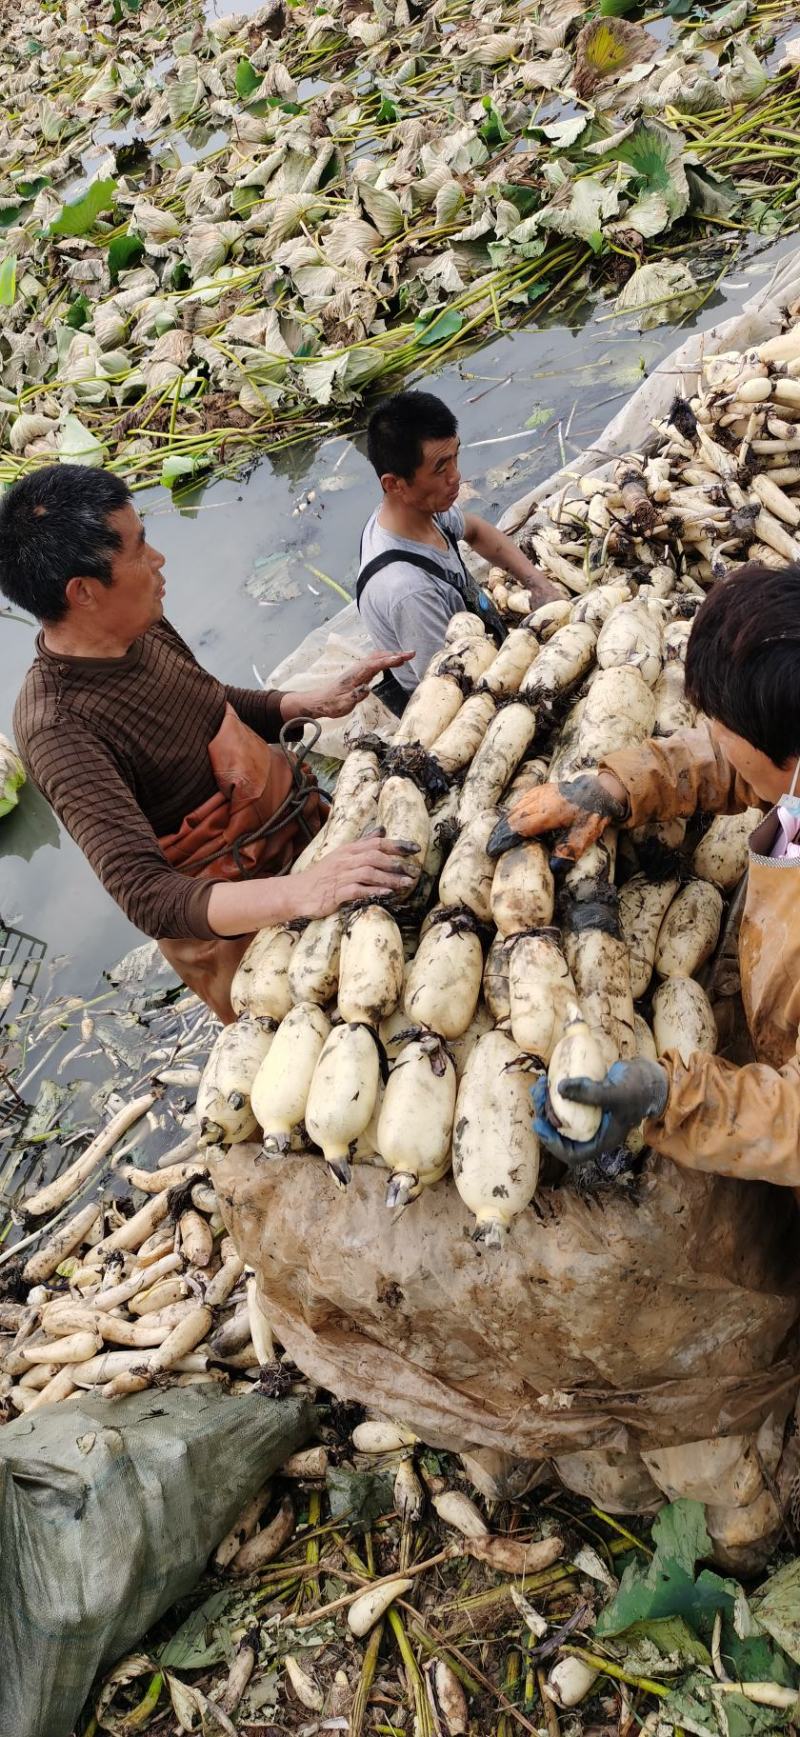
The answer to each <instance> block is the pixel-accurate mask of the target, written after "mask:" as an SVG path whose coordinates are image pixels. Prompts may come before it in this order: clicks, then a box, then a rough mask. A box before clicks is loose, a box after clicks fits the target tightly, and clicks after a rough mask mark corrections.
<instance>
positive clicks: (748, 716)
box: [507, 564, 800, 1187]
mask: <svg viewBox="0 0 800 1737" xmlns="http://www.w3.org/2000/svg"><path fill="white" fill-rule="evenodd" d="M686 692H687V696H688V698H689V699H690V700H691V702H692V704H693V705H694V706H695V707H696V708H697V709H698V711H699V712H700V713H702V714H704V720H703V722H702V723H701V724H700V726H699V727H698V728H696V729H694V730H689V731H686V732H681V733H678V734H676V735H674V736H670V737H668V738H665V739H664V740H651V741H648V742H644V743H643V744H642V745H641V746H640V747H636V748H630V749H627V750H624V751H621V752H620V753H615V754H610V755H609V756H608V759H607V760H605V761H604V762H603V763H602V764H601V766H600V768H599V770H598V772H597V774H586V775H584V776H583V777H581V778H578V779H575V780H573V781H572V783H570V784H566V785H563V786H559V785H556V784H546V785H542V786H541V787H540V788H539V789H537V790H534V791H531V792H530V793H529V794H528V795H527V796H525V797H523V798H522V799H521V801H520V802H519V803H518V804H517V806H516V807H515V808H514V809H513V810H512V812H511V814H510V815H509V817H508V818H509V832H510V835H511V836H509V838H508V840H507V842H508V843H513V842H515V841H516V838H518V837H520V836H522V837H525V838H529V837H532V836H536V835H537V834H539V833H545V832H552V831H554V830H556V831H561V832H562V836H561V837H560V838H559V840H558V842H557V844H556V851H555V856H556V858H560V859H562V860H566V861H570V860H573V861H574V860H576V859H577V857H579V856H580V855H581V854H582V853H583V851H584V850H586V848H587V847H588V846H589V845H590V844H591V843H592V842H593V841H594V840H596V839H597V838H599V837H600V836H601V834H602V832H603V831H604V829H605V828H606V827H607V826H608V825H609V824H615V825H622V826H625V827H637V826H641V825H643V824H644V823H645V822H647V821H653V820H665V819H671V818H673V817H678V816H681V817H684V818H688V817H689V816H690V815H692V814H694V813H695V811H698V810H699V811H705V812H707V813H712V814H734V813H740V812H742V811H743V810H744V809H746V808H750V807H760V808H761V809H762V811H763V813H764V816H765V818H764V819H763V820H762V822H761V823H760V825H759V826H757V827H756V829H755V831H754V832H753V834H752V835H751V838H750V851H749V866H748V873H747V883H746V890H745V897H744V909H743V916H742V922H741V930H740V935H739V963H740V970H741V991H742V1001H743V1004H744V1009H745V1013H746V1017H747V1024H748V1027H749V1033H750V1038H751V1040H752V1048H753V1053H754V1055H755V1058H756V1059H755V1061H754V1062H752V1063H750V1064H748V1065H746V1066H741V1067H739V1066H735V1065H734V1064H733V1063H732V1062H730V1061H726V1060H724V1059H723V1058H722V1057H721V1056H717V1055H709V1054H706V1053H705V1052H701V1051H696V1052H695V1053H694V1054H693V1055H690V1056H689V1058H688V1061H687V1062H683V1061H682V1060H681V1058H680V1056H679V1055H678V1054H677V1053H676V1052H675V1051H669V1052H667V1053H666V1054H665V1055H663V1056H662V1057H661V1058H660V1060H659V1061H658V1062H652V1061H647V1060H645V1059H643V1058H636V1059H634V1060H632V1061H625V1062H617V1063H616V1064H615V1066H614V1067H612V1068H611V1070H610V1072H609V1074H608V1075H607V1077H606V1079H605V1081H603V1082H600V1083H599V1084H598V1083H597V1082H594V1081H591V1080H587V1079H575V1080H571V1081H570V1080H567V1081H563V1082H561V1083H560V1090H561V1091H562V1092H564V1094H565V1095H566V1096H567V1097H569V1098H572V1099H573V1100H574V1101H575V1102H579V1103H585V1104H596V1105H598V1106H599V1107H600V1108H601V1109H602V1111H603V1117H602V1120H601V1123H600V1128H599V1130H598V1134H597V1136H596V1137H595V1139H594V1140H592V1141H589V1142H586V1143H583V1142H582V1143H580V1144H578V1143H575V1142H569V1141H566V1140H564V1139H562V1137H561V1136H560V1135H559V1133H558V1131H557V1130H556V1129H555V1128H554V1127H553V1125H552V1124H551V1123H550V1121H549V1120H548V1118H547V1113H546V1104H545V1091H546V1082H545V1081H544V1080H542V1081H540V1082H539V1083H538V1085H537V1086H536V1087H534V1091H533V1100H534V1107H535V1109H536V1112H537V1113H536V1118H535V1122H534V1126H535V1128H536V1130H537V1132H538V1134H539V1137H540V1139H541V1140H542V1141H543V1142H544V1144H545V1145H546V1146H547V1147H548V1149H549V1150H551V1151H552V1152H554V1153H555V1154H556V1155H557V1156H558V1157H560V1158H562V1159H564V1160H565V1161H566V1162H567V1163H570V1164H574V1163H576V1162H579V1161H582V1160H583V1159H586V1158H591V1157H596V1156H597V1155H598V1154H599V1153H601V1152H610V1151H613V1150H615V1149H616V1148H618V1147H619V1146H620V1145H621V1144H622V1142H623V1140H624V1138H625V1135H626V1134H627V1133H628V1131H629V1130H630V1129H631V1128H632V1127H635V1126H637V1125H638V1124H639V1123H640V1122H642V1121H644V1138H645V1140H646V1141H647V1143H648V1144H649V1145H650V1146H651V1147H652V1148H653V1149H654V1150H655V1151H656V1152H660V1153H662V1154H663V1155H664V1156H666V1157H669V1158H672V1159H674V1160H675V1162H676V1163H678V1164H682V1165H684V1166H685V1167H687V1168H688V1169H693V1170H707V1171H715V1172H717V1173H718V1174H721V1175H724V1176H736V1177H739V1178H748V1179H750V1180H759V1179H761V1180H764V1181H768V1182H777V1183H783V1184H784V1185H789V1186H794V1187H798V1186H800V1035H799V1032H800V792H798V793H797V794H795V789H796V786H797V785H798V783H799V782H800V780H798V770H800V566H798V567H787V568H784V569H781V570H777V571H776V570H773V569H769V568H763V567H760V566H756V565H752V564H751V565H748V566H747V567H743V568H740V569H739V570H738V571H737V572H736V573H735V574H733V575H731V576H730V577H728V578H727V579H725V580H722V581H721V582H720V583H719V584H717V585H716V586H715V587H714V588H713V590H712V591H710V592H709V594H708V596H707V597H706V598H705V600H704V602H703V604H702V606H701V608H700V610H699V611H698V614H697V616H696V618H695V621H694V624H693V627H692V632H691V635H690V638H689V644H688V650H687V657H686Z"/></svg>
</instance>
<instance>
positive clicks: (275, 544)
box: [0, 0, 793, 995]
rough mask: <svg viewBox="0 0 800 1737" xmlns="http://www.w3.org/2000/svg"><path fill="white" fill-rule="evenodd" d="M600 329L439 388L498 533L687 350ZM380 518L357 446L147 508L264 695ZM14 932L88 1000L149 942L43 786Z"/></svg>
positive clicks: (32, 818)
mask: <svg viewBox="0 0 800 1737" xmlns="http://www.w3.org/2000/svg"><path fill="white" fill-rule="evenodd" d="M239 4H241V0H239ZM792 245H793V243H792V240H791V239H790V238H787V239H785V240H784V241H783V242H780V243H777V244H775V245H773V246H771V247H770V248H768V249H766V250H764V251H762V252H760V253H758V254H756V255H755V256H753V257H751V258H750V260H749V262H747V263H746V264H742V263H741V261H740V262H739V263H738V264H737V265H736V266H735V267H734V268H733V270H732V272H731V276H730V279H729V281H728V282H727V283H726V284H725V285H724V287H723V288H721V289H720V290H719V291H718V292H717V293H716V294H715V295H714V296H713V297H712V298H711V299H710V300H709V301H708V302H707V303H706V305H705V306H704V308H703V309H702V310H701V312H700V313H699V314H698V316H697V319H696V322H695V323H696V324H697V325H698V326H700V327H703V328H705V327H708V326H710V325H713V324H715V323H716V322H717V321H718V320H719V319H721V318H723V317H725V314H726V313H731V312H734V311H736V310H737V309H738V308H739V307H740V306H741V304H742V302H743V301H745V300H746V299H747V298H748V296H749V295H752V294H753V293H754V292H755V290H756V289H757V288H758V287H759V285H761V284H763V283H764V281H765V280H766V278H767V276H768V274H769V273H770V272H771V271H772V269H773V267H774V265H775V263H776V261H777V259H778V258H780V256H781V255H782V254H783V253H786V252H787V251H789V250H790V249H791V247H792ZM587 312H588V317H585V318H584V320H583V323H581V324H580V325H578V326H576V327H575V328H574V329H573V328H567V327H565V326H558V325H552V326H548V327H545V328H542V329H536V330H533V329H531V330H525V331H517V332H516V333H514V334H513V336H504V335H501V334H498V335H497V337H495V338H494V339H492V340H490V341H488V342H487V343H486V344H485V345H484V347H483V349H482V350H481V351H480V352H479V353H478V354H477V355H474V356H472V357H471V358H470V359H469V360H468V361H466V362H463V363H461V364H458V365H451V366H449V367H447V368H445V369H443V370H442V371H441V372H440V373H439V374H438V375H437V376H436V377H435V378H434V379H433V380H432V381H431V382H430V383H431V385H432V387H433V389H434V390H435V391H437V392H439V393H440V394H441V396H442V397H443V398H445V399H446V400H447V402H448V403H449V404H450V405H451V406H452V408H453V409H454V410H455V412H456V414H457V416H458V418H459V423H460V430H461V435H462V441H463V461H462V475H463V480H464V484H465V490H464V493H465V497H466V498H468V499H469V503H470V507H471V508H472V510H474V511H477V512H480V513H482V514H484V515H485V516H486V517H487V518H489V519H492V520H496V519H497V518H498V517H499V516H500V514H501V512H502V511H503V509H504V508H505V507H507V506H508V505H509V504H510V503H511V502H512V501H513V500H515V499H517V498H518V497H519V496H520V495H522V494H523V493H525V492H526V491H527V490H528V489H529V488H530V487H532V485H533V484H534V483H535V482H537V481H539V480H541V479H542V478H544V477H546V476H547V475H548V474H549V473H550V472H551V471H553V470H555V469H556V467H557V466H558V465H559V463H560V462H561V445H560V442H563V444H564V450H565V452H566V454H569V453H570V452H571V453H576V452H578V451H581V450H582V449H583V448H584V447H585V446H587V445H588V444H590V442H591V441H592V439H594V438H595V437H596V436H597V435H598V434H599V433H600V432H601V430H602V428H603V427H604V425H605V424H606V422H607V421H608V420H609V419H610V417H611V416H612V415H614V414H615V413H616V411H617V410H618V409H619V408H620V406H621V404H622V403H623V401H624V399H625V398H626V397H627V396H628V395H629V394H630V393H631V392H632V391H633V390H634V389H635V387H636V386H637V385H638V384H639V383H640V381H641V380H642V379H643V378H644V375H645V373H646V372H647V371H649V370H651V369H652V367H653V366H654V365H655V363H656V362H657V361H658V360H659V358H660V357H661V356H663V355H664V354H666V353H667V352H668V351H669V350H670V349H672V348H673V347H674V345H675V343H676V342H677V341H678V339H677V336H676V334H675V332H674V331H673V330H672V329H671V328H669V327H660V328H658V329H657V330H656V331H654V332H650V333H647V334H646V335H644V336H638V335H635V334H631V333H629V332H621V331H620V330H619V322H618V321H616V320H615V319H613V318H609V317H608V310H607V309H606V308H601V309H599V310H595V311H594V312H593V313H592V311H591V310H588V311H587V310H584V314H587ZM376 500H377V494H376V487H375V479H374V477H373V475H372V473H371V471H370V468H369V466H368V464H367V461H366V459H365V457H364V454H363V450H362V446H361V441H360V437H359V435H358V433H356V434H355V435H354V437H353V438H352V439H350V438H347V437H340V438H336V439H331V440H325V441H323V442H322V443H319V444H314V443H312V442H307V443H305V444H303V445H299V446H297V447H295V448H293V449H290V450H289V451H287V452H286V453H285V454H284V455H282V456H281V457H280V458H279V459H278V460H274V459H273V460H269V459H264V460H263V461H262V462H261V463H259V464H258V465H257V466H256V467H255V469H254V470H253V471H252V473H251V474H250V476H249V477H248V478H247V480H246V481H240V482H234V481H230V480H227V481H226V480H221V481H219V482H217V483H214V484H213V485H211V486H209V487H208V488H207V489H205V491H204V492H203V493H202V496H201V497H200V498H199V499H198V500H197V502H196V503H195V504H194V505H192V506H190V507H187V506H184V507H182V508H178V507H176V506H175V505H174V504H173V503H172V501H171V499H170V497H169V495H168V494H167V493H166V492H165V491H164V490H162V489H152V490H149V491H147V492H146V493H143V494H140V495H138V496H137V506H138V507H139V509H140V511H141V512H142V514H143V516H144V518H145V520H146V523H147V529H148V535H149V539H150V541H151V542H152V543H154V544H155V545H156V547H158V548H160V549H161V550H163V551H164V553H165V554H166V557H167V564H166V580H167V599H166V607H167V613H168V615H169V618H170V619H171V620H172V621H173V622H174V624H175V626H176V627H177V628H178V629H179V631H180V632H181V633H182V634H183V635H184V636H185V638H186V639H187V640H188V641H189V643H190V644H191V645H192V647H193V649H194V650H195V651H196V653H197V655H198V656H199V657H200V659H201V661H203V662H204V663H206V664H207V665H208V667H209V668H211V669H212V670H213V671H214V672H215V673H216V674H217V675H219V676H220V677H222V678H223V679H224V680H227V681H231V682H235V683H238V684H247V685H255V682H256V676H257V675H258V676H260V677H264V676H266V675H267V674H268V673H269V671H270V670H271V669H272V668H273V667H274V666H275V665H276V664H277V663H278V662H279V661H280V659H282V658H283V657H285V656H286V654H287V653H288V652H289V651H291V650H292V649H293V648H294V647H295V646H297V645H298V644H299V643H300V641H301V640H302V639H303V637H304V635H305V634H306V633H308V632H309V630H310V629H311V628H313V627H317V626H319V624H320V623H321V622H322V621H324V620H327V619H329V618H330V617H331V616H333V615H334V614H335V613H336V611H337V610H338V609H339V608H341V607H342V603H343V599H342V597H341V594H340V592H339V591H338V590H337V589H336V588H335V587H337V586H338V587H343V588H344V590H345V591H347V592H348V593H350V592H352V589H353V583H354V579H355V572H356V557H357V551H358V539H359V533H360V530H361V526H362V524H363V523H364V521H365V520H366V518H367V517H368V515H369V513H370V512H371V511H372V509H373V507H374V505H375V504H376ZM276 557H280V559H276ZM331 581H333V582H334V583H333V584H332V583H331ZM265 591H266V593H267V596H266V597H265V595H264V593H265ZM33 638H34V630H33V627H32V625H29V624H25V623H22V622H18V621H10V620H8V619H2V618H0V731H3V732H5V733H6V734H10V733H11V714H12V710H13V704H14V697H15V695H16V692H17V689H18V687H19V684H20V682H21V680H22V677H23V675H24V673H25V670H26V668H27V667H28V664H29V662H30V659H31V655H32V651H33ZM0 922H2V923H4V924H6V925H9V926H12V925H13V926H14V927H15V928H18V929H21V930H23V931H25V932H27V933H28V934H30V935H32V936H35V937H37V938H38V939H39V940H40V941H41V942H42V943H43V945H44V949H45V961H46V963H45V965H44V967H43V973H44V974H43V975H42V976H41V977H40V982H39V987H40V988H41V987H44V984H45V981H46V976H47V974H53V975H54V976H55V979H56V983H57V988H58V990H59V992H60V993H74V994H78V995H85V994H88V993H90V992H91V990H92V989H93V988H94V986H95V985H96V984H97V981H98V979H99V977H100V975H101V972H102V970H103V968H104V967H105V966H108V965H110V964H112V963H113V962H114V961H115V960H116V959H118V958H119V957H120V956H121V955H122V954H123V953H125V952H126V951H127V950H128V949H129V948H131V947H133V946H135V945H136V944H137V942H138V941H139V940H140V939H141V937H140V936H139V934H138V932H137V931H136V930H134V929H133V928H132V927H131V925H130V924H129V923H128V922H127V921H126V919H125V918H124V917H123V916H122V914H121V912H120V911H119V910H118V909H117V908H116V906H115V905H114V904H113V903H112V901H111V900H110V899H109V898H108V896H107V895H106V894H105V893H104V891H103V889H102V888H101V887H100V885H99V883H98V882H97V881H96V880H95V878H94V876H93V874H92V873H91V870H90V869H89V867H88V865H87V864H86V862H85V861H84V859H83V858H82V856H81V854H80V852H79V851H78V850H77V849H76V847H75V845H74V844H73V843H72V841H71V839H70V838H69V837H68V836H67V835H66V834H64V832H63V831H62V829H61V828H60V827H59V826H58V824H57V822H56V821H55V819H54V817H53V815H52V813H51V811H50V810H49V808H48V806H47V804H46V803H45V802H44V801H43V800H42V798H40V797H39V796H38V794H37V792H36V791H35V790H33V789H32V788H30V787H29V786H28V787H26V788H25V790H24V791H23V795H22V800H21V802H20V805H19V808H18V809H17V810H16V811H15V812H14V813H13V814H12V815H10V816H9V817H8V818H6V819H4V820H3V821H2V822H0Z"/></svg>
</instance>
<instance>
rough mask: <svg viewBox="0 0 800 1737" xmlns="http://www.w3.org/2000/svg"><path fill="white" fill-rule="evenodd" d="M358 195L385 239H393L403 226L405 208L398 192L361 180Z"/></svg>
mask: <svg viewBox="0 0 800 1737" xmlns="http://www.w3.org/2000/svg"><path fill="white" fill-rule="evenodd" d="M358 197H359V200H360V202H361V204H362V205H363V207H364V210H365V211H366V214H367V216H368V217H369V218H371V220H372V222H373V223H374V225H375V228H376V229H377V230H378V231H379V233H380V234H381V235H382V236H383V237H384V239H385V240H387V241H388V240H391V237H392V236H393V235H397V233H398V231H399V230H401V229H402V228H403V208H402V206H401V204H400V200H399V199H398V197H397V194H396V193H392V192H390V190H389V188H388V187H373V186H371V185H370V183H369V181H360V182H359V184H358Z"/></svg>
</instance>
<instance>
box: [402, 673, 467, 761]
mask: <svg viewBox="0 0 800 1737" xmlns="http://www.w3.org/2000/svg"><path fill="white" fill-rule="evenodd" d="M463 703H464V694H463V691H462V688H461V684H460V682H458V681H456V680H455V679H454V678H453V677H452V676H449V675H425V676H423V678H422V681H421V682H420V683H419V686H418V687H417V688H415V690H414V692H413V694H412V695H411V698H410V700H409V702H408V705H407V706H406V709H405V711H404V713H403V716H402V718H401V719H400V723H399V724H398V726H397V729H396V731H395V733H394V736H393V737H392V748H393V749H396V748H399V747H402V746H403V745H404V744H405V743H418V744H419V746H420V747H421V748H430V747H431V746H432V744H433V743H434V742H435V741H436V738H437V736H441V734H442V732H443V731H444V730H446V729H447V727H448V724H452V722H453V719H454V718H455V716H456V714H457V712H459V711H460V710H461V707H462V705H463Z"/></svg>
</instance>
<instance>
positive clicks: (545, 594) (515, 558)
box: [464, 513, 567, 610]
mask: <svg viewBox="0 0 800 1737" xmlns="http://www.w3.org/2000/svg"><path fill="white" fill-rule="evenodd" d="M464 536H465V537H466V540H467V542H468V543H469V546H470V548H471V549H474V550H475V553H476V555H482V556H483V559H484V561H488V562H489V565H490V566H491V567H502V568H503V570H504V572H506V573H510V574H511V577H512V579H518V580H519V583H520V585H524V586H526V587H527V589H528V591H529V592H530V597H531V609H532V610H533V609H538V608H539V605H540V603H552V602H553V601H554V599H555V598H557V597H566V596H567V592H566V590H565V589H564V586H563V585H557V584H556V582H555V580H553V579H551V577H550V574H549V573H545V571H544V569H543V568H542V567H535V566H534V564H533V562H532V561H529V560H528V557H527V555H523V553H522V550H521V549H520V548H519V546H518V544H517V543H515V542H514V541H513V540H512V538H511V537H507V536H506V534H505V531H498V529H497V526H496V525H490V524H489V523H488V521H487V520H486V519H481V518H479V517H478V514H477V513H465V515H464Z"/></svg>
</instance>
